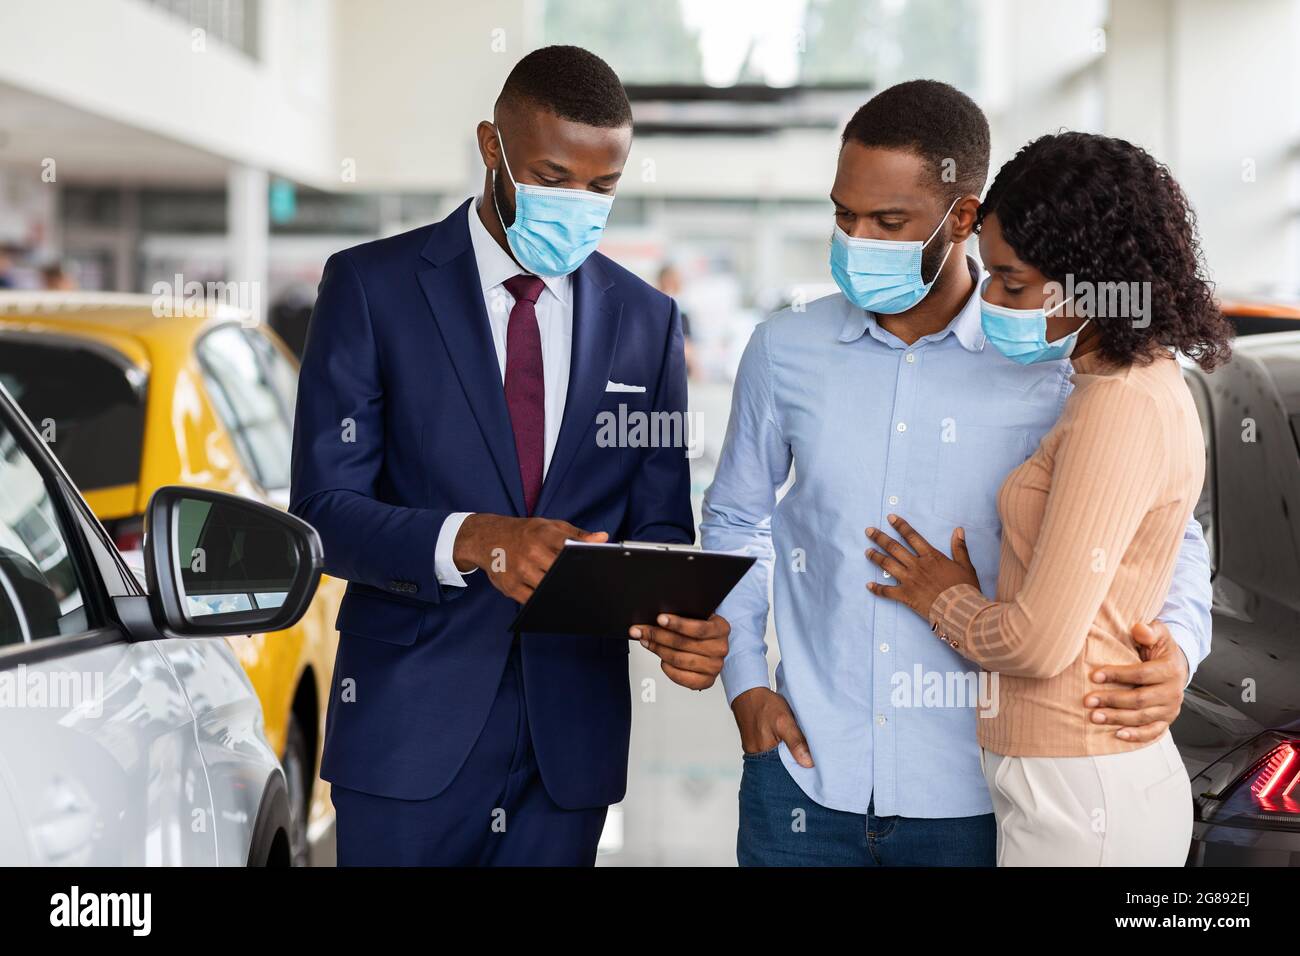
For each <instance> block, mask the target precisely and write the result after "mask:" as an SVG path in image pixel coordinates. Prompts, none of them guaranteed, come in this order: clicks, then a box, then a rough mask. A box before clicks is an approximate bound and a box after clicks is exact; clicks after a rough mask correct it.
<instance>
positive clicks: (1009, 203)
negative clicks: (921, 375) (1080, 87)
mask: <svg viewBox="0 0 1300 956" xmlns="http://www.w3.org/2000/svg"><path fill="white" fill-rule="evenodd" d="M994 213H996V214H997V217H998V223H999V225H1001V227H1002V235H1003V236H1004V237H1005V239H1006V241H1007V244H1008V245H1010V246H1011V248H1012V249H1014V250H1015V253H1016V255H1017V256H1019V257H1020V259H1021V260H1023V261H1024V262H1026V263H1028V264H1029V265H1031V266H1033V267H1034V268H1036V269H1037V270H1038V271H1040V272H1042V273H1043V274H1044V275H1045V276H1047V277H1048V278H1049V279H1052V280H1054V281H1057V282H1061V283H1065V281H1066V277H1067V276H1072V277H1073V280H1074V283H1075V285H1076V286H1078V285H1079V284H1080V283H1083V282H1088V283H1092V284H1093V288H1096V287H1097V286H1099V285H1103V284H1105V283H1132V282H1143V283H1150V285H1149V286H1148V288H1149V289H1150V296H1149V298H1148V300H1147V301H1148V306H1149V309H1150V314H1149V319H1150V321H1149V322H1147V323H1145V324H1144V325H1143V326H1141V327H1139V326H1138V325H1137V324H1135V323H1134V322H1133V321H1132V320H1131V319H1129V318H1127V317H1119V316H1105V317H1103V316H1096V317H1094V322H1095V324H1096V326H1097V331H1098V332H1099V333H1100V335H1101V344H1100V346H1099V348H1100V351H1101V354H1102V356H1103V357H1104V358H1107V359H1109V360H1110V361H1112V362H1117V363H1120V364H1131V363H1134V362H1137V363H1143V364H1145V363H1146V362H1149V361H1151V359H1152V358H1153V357H1154V355H1155V352H1156V349H1157V348H1158V347H1159V346H1167V347H1172V348H1175V349H1178V350H1179V351H1180V352H1182V353H1183V354H1184V355H1186V356H1187V357H1189V358H1191V359H1193V360H1194V361H1195V362H1196V363H1197V364H1198V365H1200V366H1201V368H1203V369H1205V370H1207V371H1209V370H1210V369H1213V368H1214V367H1215V366H1217V365H1219V364H1221V363H1223V362H1225V361H1227V359H1228V358H1229V357H1230V356H1231V346H1230V345H1229V341H1230V339H1231V337H1232V334H1233V333H1232V326H1231V325H1230V324H1229V323H1228V321H1227V320H1226V319H1224V317H1223V314H1222V313H1221V312H1220V311H1219V307H1218V305H1217V304H1216V302H1215V297H1214V286H1213V284H1212V283H1211V282H1210V281H1209V280H1208V279H1207V278H1206V275H1205V262H1204V259H1203V258H1202V255H1201V245H1200V240H1199V238H1198V237H1197V234H1196V215H1195V213H1194V212H1193V211H1192V208H1191V206H1190V204H1189V203H1188V202H1187V196H1186V195H1185V194H1184V193H1183V190H1182V187H1181V186H1179V185H1178V183H1177V181H1176V180H1175V179H1174V177H1173V175H1172V174H1171V173H1170V172H1169V168H1168V167H1167V166H1165V165H1164V164H1162V163H1159V162H1157V161H1156V160H1155V158H1154V157H1152V156H1151V154H1150V153H1148V152H1147V151H1146V150H1144V149H1142V148H1141V147H1139V146H1134V145H1133V144H1132V143H1129V142H1126V141H1125V140H1122V139H1114V138H1111V137H1109V136H1098V135H1096V134H1093V133H1074V132H1066V133H1056V134H1053V135H1050V136H1042V137H1039V138H1038V139H1036V140H1033V141H1032V142H1030V143H1029V144H1027V145H1026V146H1024V147H1022V148H1021V150H1020V152H1018V153H1016V155H1015V156H1014V157H1012V159H1011V160H1010V161H1009V162H1008V163H1007V164H1006V165H1005V166H1003V167H1002V168H1001V169H1000V170H998V174H997V176H995V177H994V179H993V185H992V186H990V187H989V191H988V195H987V196H985V197H984V202H983V203H982V204H981V205H980V208H979V213H978V215H977V217H976V228H977V229H978V228H979V227H980V226H981V225H982V224H983V222H984V219H985V217H987V216H990V215H992V214H994ZM1107 319H1109V321H1107Z"/></svg>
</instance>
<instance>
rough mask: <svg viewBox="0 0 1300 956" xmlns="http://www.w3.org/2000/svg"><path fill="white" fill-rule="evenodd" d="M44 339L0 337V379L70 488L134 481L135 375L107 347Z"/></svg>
mask: <svg viewBox="0 0 1300 956" xmlns="http://www.w3.org/2000/svg"><path fill="white" fill-rule="evenodd" d="M48 338H49V341H32V340H15V339H12V338H8V337H6V338H5V339H3V340H2V341H0V383H3V384H4V387H5V388H7V389H8V390H9V394H10V395H12V396H13V397H14V400H15V401H17V402H18V405H19V407H21V408H22V410H23V411H24V412H25V413H26V414H27V417H28V418H30V419H31V420H32V423H33V424H35V426H36V428H37V430H38V431H40V433H41V437H42V438H43V439H45V444H46V445H48V446H49V449H50V451H52V452H54V454H55V456H56V457H57V458H58V459H59V461H61V462H62V463H63V467H64V468H66V469H67V471H68V474H69V475H70V476H71V477H72V480H73V482H75V483H76V485H77V487H78V488H80V489H82V490H83V491H89V490H91V489H95V488H111V487H113V486H115V485H133V484H135V483H136V482H137V481H139V480H140V457H141V450H142V448H143V444H144V403H145V378H144V375H143V373H142V372H141V371H140V370H139V369H138V368H136V367H135V366H133V365H131V364H129V363H128V362H127V361H126V359H124V358H122V357H120V356H118V355H117V353H115V352H111V351H109V350H107V349H99V348H96V347H95V346H93V345H92V344H90V343H78V342H76V341H68V342H64V341H57V340H55V338H56V337H54V336H49V337H48ZM59 338H62V337H59Z"/></svg>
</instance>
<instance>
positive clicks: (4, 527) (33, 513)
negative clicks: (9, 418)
mask: <svg viewBox="0 0 1300 956" xmlns="http://www.w3.org/2000/svg"><path fill="white" fill-rule="evenodd" d="M88 627H89V624H88V621H87V619H86V609H85V602H84V599H83V596H82V591H81V588H80V587H79V585H78V582H77V570H76V564H75V561H74V559H73V556H72V552H71V549H70V548H69V543H68V538H67V537H66V535H65V532H64V531H63V528H62V526H61V524H60V522H59V518H58V515H57V514H56V512H55V508H54V501H53V499H52V498H51V497H50V493H49V489H48V488H47V487H46V484H45V481H44V479H43V478H42V477H41V473H40V472H39V471H38V470H37V468H36V465H35V464H34V463H33V462H32V460H31V459H30V458H29V457H28V456H27V453H26V452H25V451H24V450H23V448H22V446H21V445H19V444H18V441H17V439H15V437H14V435H13V433H12V432H11V431H9V429H8V428H6V427H5V426H4V424H3V423H0V645H5V644H23V643H26V642H28V641H35V640H40V639H41V638H43V637H55V636H57V635H61V634H77V633H80V632H82V631H85V630H87V628H88Z"/></svg>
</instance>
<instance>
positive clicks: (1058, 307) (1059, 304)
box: [1043, 296, 1092, 344]
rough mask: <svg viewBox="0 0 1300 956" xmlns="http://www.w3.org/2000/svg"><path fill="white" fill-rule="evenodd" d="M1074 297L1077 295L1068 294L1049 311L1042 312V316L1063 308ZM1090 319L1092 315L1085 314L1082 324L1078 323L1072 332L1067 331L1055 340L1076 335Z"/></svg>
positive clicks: (1044, 316)
mask: <svg viewBox="0 0 1300 956" xmlns="http://www.w3.org/2000/svg"><path fill="white" fill-rule="evenodd" d="M1075 298H1077V297H1076V296H1070V297H1069V298H1068V299H1066V300H1065V301H1064V302H1059V303H1057V304H1056V305H1054V306H1052V310H1051V312H1044V313H1043V318H1044V319H1046V318H1047V317H1048V316H1049V315H1051V314H1052V312H1056V311H1057V310H1058V309H1063V308H1065V306H1067V305H1069V304H1070V303H1071V302H1073V301H1074V300H1075ZM1091 321H1092V316H1090V315H1085V316H1084V317H1083V325H1080V326H1079V327H1078V328H1077V329H1075V330H1074V331H1073V332H1067V333H1065V335H1063V336H1061V338H1060V339H1057V341H1058V342H1059V341H1061V340H1062V339H1068V338H1069V337H1070V336H1071V335H1078V334H1079V333H1080V332H1082V331H1083V330H1084V328H1085V327H1086V326H1087V325H1088V323H1089V322H1091ZM1048 344H1051V343H1048Z"/></svg>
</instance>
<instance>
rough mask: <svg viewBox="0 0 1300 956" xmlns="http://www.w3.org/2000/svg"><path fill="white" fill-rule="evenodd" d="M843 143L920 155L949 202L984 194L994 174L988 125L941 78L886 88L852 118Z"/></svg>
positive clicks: (966, 99) (974, 107)
mask: <svg viewBox="0 0 1300 956" xmlns="http://www.w3.org/2000/svg"><path fill="white" fill-rule="evenodd" d="M840 142H841V143H848V142H854V143H858V144H859V145H862V146H871V147H880V148H883V149H902V150H907V151H909V152H912V153H915V154H916V155H918V156H920V157H921V159H923V160H924V161H925V163H926V165H927V166H929V167H930V168H931V170H932V172H933V182H934V184H935V186H936V187H937V188H939V189H940V191H941V192H943V193H944V194H945V197H944V198H945V199H946V198H951V192H952V187H953V185H956V187H957V188H958V189H960V190H961V193H962V195H975V196H978V195H980V194H981V193H983V192H984V183H985V181H986V180H987V179H988V175H989V121H988V118H987V117H986V116H985V115H984V111H983V110H981V109H980V108H979V106H977V105H976V104H975V101H974V100H972V99H971V98H970V97H969V96H967V95H966V94H965V93H963V92H962V91H961V90H959V89H957V88H956V87H953V86H949V85H948V84H947V83H940V82H939V81H938V80H908V81H907V82H906V83H899V84H897V85H896V86H891V87H889V88H888V89H885V90H881V91H880V92H879V93H877V94H876V95H875V96H873V97H872V98H871V99H869V100H867V102H866V103H864V104H863V105H862V106H861V107H859V108H858V111H857V112H856V113H854V114H853V118H852V119H850V120H849V122H848V125H847V126H845V127H844V135H843V136H842V137H841V138H840Z"/></svg>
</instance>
